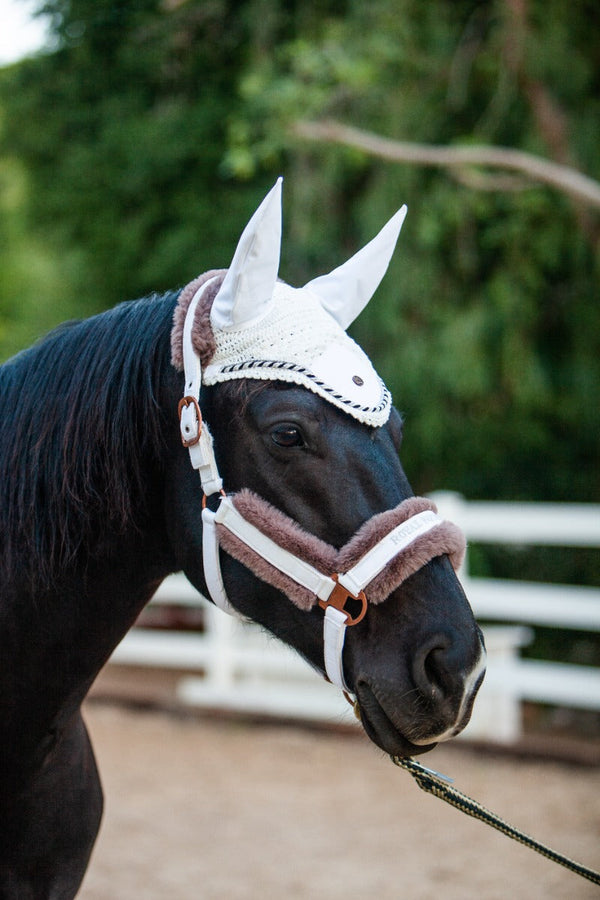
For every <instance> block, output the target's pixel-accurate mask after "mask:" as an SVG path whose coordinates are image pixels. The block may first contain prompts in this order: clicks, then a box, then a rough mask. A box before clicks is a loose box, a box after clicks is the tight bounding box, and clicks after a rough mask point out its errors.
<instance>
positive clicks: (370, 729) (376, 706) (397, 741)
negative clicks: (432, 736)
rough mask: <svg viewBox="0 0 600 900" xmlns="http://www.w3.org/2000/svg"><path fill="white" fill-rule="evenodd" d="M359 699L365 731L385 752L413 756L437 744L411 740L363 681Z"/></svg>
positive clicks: (359, 690)
mask: <svg viewBox="0 0 600 900" xmlns="http://www.w3.org/2000/svg"><path fill="white" fill-rule="evenodd" d="M357 699H358V708H359V710H360V719H361V722H362V726H363V728H364V729H365V732H366V733H367V735H368V737H369V738H370V739H371V740H372V741H373V743H374V744H376V745H377V746H378V747H380V748H381V749H382V750H384V751H385V753H389V754H390V755H392V756H402V757H404V756H413V755H415V754H417V753H419V754H420V753H427V752H428V751H429V750H433V748H434V747H436V746H437V742H433V743H430V744H415V743H413V742H412V741H411V740H409V738H407V737H406V736H405V735H404V734H403V733H402V732H401V731H400V730H399V729H398V728H397V727H396V726H395V725H394V723H393V722H392V720H391V719H390V718H389V716H388V715H387V713H386V712H385V710H384V709H383V707H382V706H381V704H380V703H379V701H378V700H377V697H376V696H375V694H374V692H373V691H372V689H371V688H370V687H369V686H368V685H366V684H364V683H363V684H361V686H360V688H358V689H357Z"/></svg>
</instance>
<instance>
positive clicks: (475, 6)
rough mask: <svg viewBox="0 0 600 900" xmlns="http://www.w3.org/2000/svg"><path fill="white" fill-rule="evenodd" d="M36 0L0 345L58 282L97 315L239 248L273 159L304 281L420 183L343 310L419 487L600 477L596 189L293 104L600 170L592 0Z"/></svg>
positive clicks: (535, 493) (10, 155)
mask: <svg viewBox="0 0 600 900" xmlns="http://www.w3.org/2000/svg"><path fill="white" fill-rule="evenodd" d="M42 8H43V9H44V10H45V11H46V12H47V13H50V14H51V15H52V20H53V23H54V32H55V35H56V37H57V40H58V43H57V48H56V49H55V50H54V51H53V52H51V53H48V54H46V55H43V56H40V57H38V58H35V59H33V60H28V61H25V62H23V63H21V64H19V65H18V66H14V67H11V68H10V69H7V70H5V71H4V72H2V73H0V108H1V109H2V111H3V119H2V130H1V136H0V141H1V143H0V239H1V240H2V241H3V242H4V245H3V247H0V262H1V263H2V268H3V275H2V281H0V348H2V352H4V353H6V352H8V350H12V349H14V348H15V341H17V342H18V341H20V340H21V339H23V338H24V337H25V336H26V335H27V334H30V333H31V332H32V331H33V330H34V327H35V324H36V323H37V324H38V325H43V326H44V327H45V326H46V324H47V322H48V318H49V316H48V309H50V308H51V309H54V308H55V306H56V314H57V318H62V317H63V315H64V314H65V313H66V314H67V315H72V314H74V313H77V314H87V313H89V312H92V311H95V310H97V309H100V308H102V307H105V306H109V305H112V304H113V303H114V302H116V301H118V300H121V299H124V298H127V297H132V296H137V295H140V294H143V293H147V292H149V291H152V290H160V289H163V288H167V287H173V286H176V285H179V284H182V283H185V281H186V280H187V279H188V278H190V277H192V276H193V275H194V274H196V273H197V272H200V271H202V270H203V269H206V268H208V267H212V266H214V265H226V264H227V262H228V260H229V258H230V255H231V251H232V249H233V246H234V244H235V240H236V237H237V235H238V233H239V230H240V226H241V225H242V224H243V223H244V222H245V220H246V218H247V216H248V215H249V214H250V212H251V211H252V209H253V208H254V206H255V205H256V203H257V202H258V200H259V199H260V197H261V196H262V194H263V193H264V191H265V189H266V188H267V187H268V186H269V185H270V184H271V183H272V181H273V178H274V176H275V175H276V174H278V173H279V172H280V171H283V173H284V174H285V175H286V189H285V198H284V202H285V206H286V210H285V213H286V214H285V240H284V248H283V260H282V274H283V275H284V277H286V278H287V279H288V280H289V281H290V282H291V283H297V284H299V283H302V281H303V280H306V279H307V278H310V277H313V276H314V275H316V274H317V273H318V272H321V271H325V270H327V269H329V268H331V267H332V266H335V265H337V264H339V262H341V261H342V260H343V259H344V258H346V256H348V255H349V254H350V253H352V252H353V251H354V250H355V249H356V248H357V247H358V246H360V245H361V244H362V243H364V242H365V241H366V240H367V239H368V238H370V237H371V236H372V235H373V234H374V233H375V231H376V230H377V229H378V228H379V227H380V226H381V224H382V223H383V222H384V221H385V220H386V219H387V218H388V217H389V216H390V215H391V214H392V213H393V212H394V211H395V209H396V208H397V207H398V206H399V205H400V204H401V203H403V202H406V203H407V204H408V206H409V217H408V219H407V222H406V224H405V227H404V230H403V233H402V236H401V240H400V243H399V247H398V250H397V253H396V257H395V259H394V261H393V263H392V266H391V268H390V272H389V275H388V277H387V278H386V280H385V281H384V283H383V285H382V287H381V288H380V291H379V293H378V300H377V302H376V303H374V304H372V308H369V309H368V310H367V311H366V312H365V313H364V315H363V316H362V317H361V318H360V320H359V321H358V322H357V323H356V325H355V327H354V331H353V333H354V334H355V335H356V337H357V338H358V339H359V340H360V341H361V342H362V343H363V344H364V345H365V346H366V348H367V349H368V350H369V352H370V353H371V355H372V357H373V359H374V361H375V362H376V365H377V367H378V369H379V370H380V372H381V373H382V375H383V376H384V378H385V379H386V381H387V382H388V384H389V385H390V387H391V389H392V391H393V394H394V397H395V400H396V403H397V405H398V406H399V407H400V408H401V409H402V410H403V412H404V413H405V416H406V430H407V440H406V446H405V450H404V454H403V457H404V462H405V465H406V468H407V471H409V473H410V475H411V478H412V480H413V482H414V484H415V487H416V488H417V490H419V491H425V490H429V489H431V488H433V487H439V486H444V487H448V488H454V489H457V490H460V491H463V492H464V493H465V494H466V495H467V496H480V497H495V498H499V497H508V498H528V499H539V500H543V499H560V500H571V499H579V500H598V499H600V468H599V466H598V459H599V458H600V441H599V428H598V416H597V409H598V405H599V401H600V368H599V363H598V358H599V355H600V346H599V337H598V335H599V334H600V327H599V326H600V312H599V307H598V276H599V274H600V273H599V259H598V246H599V235H600V223H599V219H598V214H597V212H594V211H593V210H591V209H589V208H587V207H585V206H583V205H581V204H577V203H574V202H573V201H572V200H571V199H569V198H568V197H567V196H565V195H562V194H560V193H558V192H556V191H554V190H550V189H549V188H547V187H544V186H541V185H536V184H533V183H526V182H524V181H523V180H522V179H515V178H514V177H512V178H511V179H506V177H505V175H504V173H499V172H489V171H482V170H479V169H474V168H471V169H468V170H460V171H458V172H453V173H450V172H449V171H445V170H441V169H425V168H420V167H417V166H399V165H397V164H394V163H391V162H383V161H381V160H376V159H374V158H371V157H368V156H367V155H365V154H364V153H359V152H357V151H356V150H350V149H344V148H341V147H338V146H333V145H331V146H327V145H316V144H314V145H312V144H310V143H309V142H307V141H305V140H302V139H300V138H298V136H297V135H296V134H295V133H294V129H293V125H294V122H296V121H297V120H299V119H303V118H304V119H305V118H319V117H329V118H331V117H333V118H336V119H338V120H340V121H343V122H346V123H348V124H352V125H355V126H359V127H361V128H364V129H368V130H370V131H373V132H376V133H379V134H381V135H386V136H388V137H392V138H396V139H401V140H411V141H419V142H428V143H432V144H439V145H455V144H457V145H458V144H469V143H488V144H496V145H504V146H509V147H515V148H520V149H523V150H527V151H529V152H531V153H535V154H539V155H541V156H545V157H547V158H550V159H553V160H555V161H557V162H562V163H565V164H569V165H572V166H574V167H576V168H579V169H580V170H582V171H585V172H587V174H589V175H590V176H592V177H595V178H597V179H598V178H600V168H599V166H600V162H599V160H598V154H597V148H598V146H600V104H599V102H598V97H599V96H600V90H599V88H600V83H599V82H600V65H599V63H600V58H599V57H600V41H598V30H597V27H596V26H595V25H594V23H595V21H596V18H597V17H596V12H595V5H593V4H592V3H591V0H590V2H586V0H575V2H573V3H570V4H564V3H562V2H560V0H544V2H542V0H494V2H485V3H482V2H475V0H456V2H453V3H447V2H445V0H431V2H427V3H423V2H420V0H372V2H369V3H365V2H358V0H345V2H333V0H330V2H320V3H317V2H316V0H312V2H305V3H299V2H285V3H284V2H282V0H238V2H233V0H230V2H226V0H135V2H133V0H131V2H123V0H120V2H117V0H52V2H46V3H44V4H42ZM15 173H16V174H15ZM14 184H17V185H20V187H18V192H19V198H20V200H19V202H18V203H16V202H15V200H14V192H15V190H17V188H15V187H14ZM11 192H12V193H11ZM11 198H12V199H11ZM5 223H6V224H5ZM5 232H6V234H5ZM8 232H10V234H9V235H8V237H7V236H6V235H7V234H8ZM7 248H9V249H7ZM28 259H31V260H32V264H31V265H28V263H27V260H28ZM12 293H14V294H15V297H16V301H15V300H12V299H11V295H12ZM43 297H44V298H45V300H42V299H41V298H43ZM40 308H41V309H42V311H43V314H41V313H40ZM23 323H25V325H23ZM40 330H42V328H40Z"/></svg>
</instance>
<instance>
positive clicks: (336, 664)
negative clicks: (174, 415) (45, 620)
mask: <svg viewBox="0 0 600 900" xmlns="http://www.w3.org/2000/svg"><path fill="white" fill-rule="evenodd" d="M280 191H281V185H280V181H278V183H277V184H276V185H275V187H274V188H273V189H272V191H271V192H270V193H269V194H268V195H267V197H266V198H265V200H264V201H263V203H262V204H261V206H260V207H259V209H258V210H257V212H256V213H255V214H254V216H253V217H252V219H251V220H250V222H249V224H248V225H247V226H246V229H245V230H244V233H243V234H242V237H241V239H240V242H239V244H238V248H237V250H236V253H235V256H234V259H233V262H232V265H231V267H230V269H229V270H228V273H227V275H226V276H225V279H224V281H223V283H222V285H221V287H220V289H219V291H218V293H217V295H216V298H215V301H214V303H213V307H212V310H211V325H212V328H213V332H214V337H215V341H216V347H217V349H216V352H215V354H214V356H213V358H212V359H211V360H210V363H209V365H208V366H207V368H206V373H205V378H204V380H205V383H216V382H219V381H225V380H229V379H230V378H240V377H251V378H256V377H259V378H261V377H262V378H270V379H274V380H288V381H294V382H296V383H299V384H302V385H304V386H306V387H308V388H309V389H310V390H313V391H314V392H315V393H318V394H320V395H321V396H323V397H324V398H325V399H326V400H328V401H329V402H331V403H333V404H334V405H336V406H338V407H339V408H341V409H343V410H344V411H345V412H347V413H348V414H350V415H352V416H354V417H355V418H358V419H359V420H360V421H363V422H367V423H368V424H371V425H381V424H383V423H384V422H385V421H386V420H387V418H388V416H389V410H390V403H391V401H390V399H389V393H388V392H387V390H386V389H385V386H383V387H382V382H381V381H380V379H379V378H378V376H377V375H376V373H375V372H374V370H373V368H372V366H371V363H370V362H369V360H368V358H367V357H366V356H365V354H364V353H363V351H362V350H361V349H360V348H359V347H358V346H357V345H356V344H354V342H352V341H351V340H350V338H348V337H347V335H345V333H344V331H343V329H344V328H345V327H346V326H347V325H348V324H349V323H350V322H351V321H352V320H353V318H354V317H355V315H357V314H358V312H360V309H362V308H363V307H364V305H365V304H366V302H368V299H369V297H370V296H371V294H372V292H373V291H374V289H375V288H376V287H377V284H379V281H380V280H381V277H383V274H384V272H385V269H386V268H387V264H388V262H389V258H390V256H391V253H392V252H393V247H394V245H395V242H396V238H397V235H398V232H399V230H400V227H401V224H402V221H403V219H404V214H405V211H406V210H405V208H403V210H401V211H400V213H398V214H397V215H396V216H395V217H394V218H393V219H392V220H391V221H390V222H389V223H388V224H387V225H386V226H385V228H384V229H383V230H382V231H381V232H380V234H379V235H378V236H377V237H376V238H375V239H374V240H373V241H371V243H370V244H368V245H367V246H366V247H365V248H363V250H362V251H360V252H359V253H358V254H356V256H355V257H353V258H352V259H351V260H350V261H349V262H348V263H346V264H345V266H341V267H340V268H339V269H336V270H335V271H334V272H332V273H330V275H329V276H322V277H321V278H317V279H315V280H314V281H313V282H311V283H310V284H309V285H306V286H305V288H303V289H300V290H299V291H297V292H296V293H297V295H298V296H299V302H300V303H302V300H303V299H304V300H306V298H307V297H308V298H311V299H310V300H309V302H310V304H312V306H311V308H312V313H313V314H315V313H317V312H318V313H319V315H320V314H321V312H322V315H323V316H324V317H325V318H324V319H323V321H324V322H325V325H326V328H325V331H326V332H327V333H326V335H325V338H326V339H325V342H324V343H323V342H322V343H321V344H320V345H319V349H318V352H316V353H314V354H313V358H312V359H309V360H306V359H305V360H304V362H305V363H307V364H305V365H302V361H301V358H298V357H297V354H298V352H299V351H298V346H299V344H298V333H299V331H302V328H301V327H300V328H298V327H297V323H298V321H300V320H303V311H302V310H300V315H299V316H298V315H296V313H295V312H294V311H293V310H292V311H291V312H290V311H289V310H290V306H289V303H288V307H287V308H288V315H289V317H290V320H291V323H292V324H291V327H289V328H288V329H287V331H286V330H285V328H284V330H283V338H282V340H281V341H278V342H276V344H275V345H274V344H273V341H271V343H270V345H269V346H270V350H271V353H270V355H271V357H272V359H271V362H274V365H271V366H269V365H266V364H264V363H265V359H264V353H263V349H264V347H265V340H264V338H265V336H266V340H267V343H268V342H269V340H270V339H271V337H272V335H270V334H269V332H270V331H272V330H273V328H277V327H279V325H278V322H279V319H278V315H279V314H278V311H277V310H278V309H279V308H280V307H278V305H277V299H278V298H279V300H281V299H282V298H283V301H284V305H285V304H286V303H287V301H288V300H289V297H290V292H293V291H294V289H293V288H289V286H288V285H281V283H279V284H277V283H276V277H277V268H278V263H279V249H278V247H279V239H280V226H279V229H278V228H277V219H278V217H277V216H276V215H274V212H273V211H274V209H275V207H276V206H278V207H279V219H280ZM265 237H266V241H265ZM274 243H276V245H277V253H276V260H275V261H274V260H273V253H272V245H273V244H274ZM265 256H266V262H265ZM265 279H266V281H265ZM348 280H349V281H350V282H351V283H352V284H354V288H353V290H352V291H351V292H350V294H348V291H347V290H345V289H344V283H345V282H346V281H348ZM214 281H215V279H210V280H208V281H206V282H205V283H204V284H203V285H202V286H201V287H200V288H199V289H198V290H197V291H196V294H195V295H194V297H193V299H192V300H191V302H190V305H189V307H188V310H187V313H186V317H185V323H184V327H183V339H182V350H183V366H184V372H185V392H184V397H183V399H182V400H181V401H180V404H179V413H180V429H181V438H182V441H183V444H184V446H186V447H187V448H188V450H189V453H190V460H191V463H192V466H193V467H194V468H195V469H197V470H198V471H199V474H200V479H201V483H202V489H203V491H204V494H205V496H207V497H208V496H211V495H213V494H216V493H221V495H222V496H221V500H220V503H219V506H218V508H217V510H216V511H215V512H213V511H212V510H210V509H208V508H207V507H205V508H204V509H203V512H202V521H203V539H202V548H203V564H204V577H205V580H206V584H207V587H208V591H209V593H210V596H211V598H212V600H213V602H214V603H215V604H216V605H217V606H219V607H220V608H221V609H222V610H224V611H225V612H228V613H231V614H237V613H236V610H235V608H234V607H233V606H232V604H231V603H230V602H229V599H228V597H227V593H226V590H225V587H224V584H223V577H222V573H221V565H220V558H219V547H220V540H219V531H218V530H219V528H221V529H223V528H224V529H226V530H227V531H228V532H229V533H230V534H231V535H233V536H234V537H235V538H236V539H237V540H238V541H240V542H241V543H242V544H243V545H244V546H245V547H247V548H249V549H250V551H252V552H253V553H255V554H256V555H257V556H258V557H259V558H260V559H261V560H263V561H265V562H266V563H267V564H268V565H269V566H271V567H272V568H273V569H274V570H276V571H277V572H278V573H281V575H282V576H285V577H287V578H288V579H291V580H292V582H294V583H295V584H297V585H300V586H301V587H302V588H304V589H306V590H307V591H308V592H309V593H310V595H312V596H313V597H314V598H315V599H316V601H317V602H318V603H319V605H320V606H322V607H323V608H324V609H325V616H324V630H323V640H324V662H325V671H326V673H327V677H328V678H329V680H330V681H332V682H333V683H334V684H336V685H338V686H339V687H340V688H341V689H342V690H344V691H348V686H347V685H346V682H345V680H344V673H343V659H342V652H343V646H344V637H345V630H346V627H347V626H348V625H352V624H356V623H357V622H359V621H360V620H361V619H362V618H363V616H364V615H365V613H366V610H367V599H366V596H365V593H364V591H365V589H366V588H367V587H368V585H369V584H371V582H373V581H374V579H376V578H377V576H378V575H379V574H380V573H381V572H382V571H383V570H384V569H385V568H386V566H387V565H388V564H389V563H390V562H391V561H392V560H394V559H395V558H396V557H398V556H399V555H400V554H402V553H403V552H405V551H406V550H407V549H408V548H410V547H412V546H413V545H415V544H416V543H418V542H419V540H421V539H422V538H423V536H424V535H427V534H428V533H429V532H431V531H435V530H437V532H438V533H440V534H441V532H440V528H439V526H440V525H441V524H442V521H443V520H442V519H441V518H440V517H439V516H438V515H437V514H436V513H435V512H434V511H432V509H425V510H422V511H420V512H418V513H417V514H416V515H412V516H411V517H410V518H408V520H406V521H402V522H400V524H397V525H395V526H394V527H393V528H392V529H391V530H390V531H389V532H388V533H386V534H385V535H384V536H383V537H382V538H381V539H380V540H379V541H378V542H377V543H376V544H375V545H374V546H372V547H371V548H370V549H369V551H368V552H366V553H365V554H364V556H363V557H362V558H361V559H359V560H358V562H356V563H355V564H354V565H352V566H351V567H350V568H348V570H347V571H344V572H341V573H330V572H321V571H319V569H318V568H316V567H314V566H313V565H311V563H310V562H308V561H306V560H305V559H301V558H300V557H299V556H297V555H295V554H293V553H291V552H290V551H289V550H287V549H285V548H284V547H283V546H280V544H279V543H277V541H275V540H274V539H273V538H272V537H269V536H268V535H267V534H265V533H263V532H262V531H261V530H260V529H259V528H257V527H256V525H254V524H252V523H251V522H250V521H248V519H247V518H246V517H244V516H243V515H242V514H241V513H240V512H239V510H238V509H236V506H235V504H234V498H232V497H230V496H226V495H225V494H224V491H223V482H222V479H221V477H220V474H219V469H218V466H217V462H216V459H215V455H214V450H213V442H212V437H211V435H210V431H209V429H208V427H207V425H206V423H205V422H202V416H201V412H200V405H199V401H200V389H201V386H202V380H203V373H202V366H201V361H200V356H199V354H198V352H197V351H196V349H195V347H194V341H193V326H194V317H195V315H196V310H197V307H198V303H199V301H200V300H201V298H202V297H203V295H204V293H205V291H206V290H207V289H208V288H209V286H210V285H212V284H213V283H214ZM271 282H272V284H271ZM269 285H270V287H269ZM357 285H358V286H357ZM344 297H346V299H347V298H348V297H349V301H350V307H351V308H350V309H348V307H347V305H346V304H344V306H343V308H342V302H341V298H344ZM365 297H366V299H365ZM315 304H316V305H317V306H318V307H319V310H318V311H317V310H316V306H315ZM257 307H258V310H259V311H258V313H257ZM332 316H334V317H335V318H336V319H337V321H333V320H332V318H331V317H332ZM253 334H254V335H255V340H254V342H253V341H252V340H251V338H252V335H253ZM261 335H262V338H261V337H260V336H261ZM321 337H324V336H323V334H321ZM313 343H314V332H313ZM295 354H296V358H295ZM267 362H268V360H267ZM278 362H279V363H280V364H283V365H279V366H278V365H277V363H278ZM252 363H254V365H253V364H252ZM257 363H263V364H264V365H259V364H257ZM286 363H287V364H288V365H287V367H285V364H286ZM342 363H346V365H345V366H344V365H342ZM348 363H349V364H350V369H348V365H347V364H348ZM307 373H308V374H307ZM315 373H316V375H315ZM348 373H350V375H352V376H353V377H354V381H353V380H352V378H348ZM349 382H350V383H351V384H353V385H354V387H355V389H356V390H355V392H354V395H353V394H352V388H351V387H350V386H349ZM365 384H366V387H367V390H366V391H365V392H364V393H360V389H361V388H362V387H363V386H365ZM365 398H366V399H365ZM259 502H262V503H264V501H260V500H259ZM422 502H425V501H422ZM265 505H266V504H265ZM445 524H446V525H448V523H445ZM451 527H454V526H451ZM459 543H460V541H459ZM452 549H454V550H455V549H456V545H455V544H453V545H452V547H450V545H448V546H446V544H443V542H442V544H440V541H439V540H438V542H437V544H436V545H435V546H434V547H433V549H432V550H431V552H430V551H429V550H427V552H426V560H425V561H428V560H429V559H431V558H432V557H433V556H436V555H439V554H441V553H445V552H451V550H452ZM422 564H423V563H420V564H417V565H416V567H415V566H414V567H413V571H414V570H416V568H420V566H421V565H422ZM259 577H260V576H259ZM404 577H406V575H405V576H404ZM351 598H353V599H354V601H357V603H358V604H359V609H358V610H357V611H356V612H355V613H354V614H351V613H350V611H348V610H347V609H346V604H347V603H348V601H349V600H350V599H351ZM353 605H356V604H353Z"/></svg>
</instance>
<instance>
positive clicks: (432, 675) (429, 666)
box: [413, 635, 454, 702]
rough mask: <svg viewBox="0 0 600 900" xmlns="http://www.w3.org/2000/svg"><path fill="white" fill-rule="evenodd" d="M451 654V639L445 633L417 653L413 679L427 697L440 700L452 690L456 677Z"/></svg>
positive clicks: (435, 700)
mask: <svg viewBox="0 0 600 900" xmlns="http://www.w3.org/2000/svg"><path fill="white" fill-rule="evenodd" d="M450 655H451V645H450V641H449V640H448V638H446V637H444V636H443V635H437V636H436V637H434V638H432V639H431V640H430V641H429V642H428V643H427V644H425V645H424V646H423V647H421V649H420V650H419V651H418V652H417V653H416V654H415V657H414V661H413V679H414V682H415V686H416V687H417V688H418V690H419V691H420V693H421V694H422V695H423V696H424V697H425V698H426V699H428V700H432V701H434V702H440V701H442V700H444V699H445V698H446V697H447V695H448V694H449V693H450V692H451V691H452V688H453V684H452V682H453V681H454V679H453V678H452V676H451V674H450V669H449V662H450V660H449V657H450Z"/></svg>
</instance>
